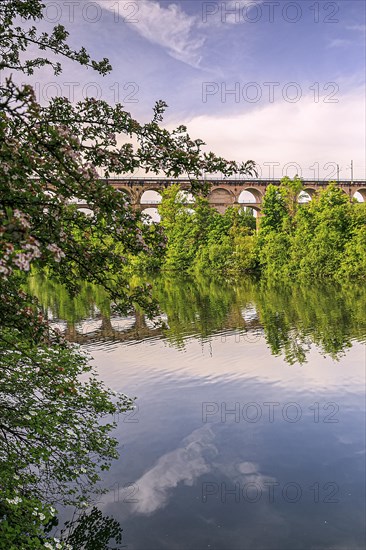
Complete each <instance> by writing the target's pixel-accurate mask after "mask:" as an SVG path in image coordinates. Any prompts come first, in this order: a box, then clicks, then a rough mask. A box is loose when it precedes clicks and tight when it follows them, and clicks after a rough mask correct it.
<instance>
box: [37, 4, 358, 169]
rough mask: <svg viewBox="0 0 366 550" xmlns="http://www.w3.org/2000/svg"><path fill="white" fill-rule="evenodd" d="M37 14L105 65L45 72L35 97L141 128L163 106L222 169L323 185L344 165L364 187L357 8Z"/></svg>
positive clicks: (59, 9)
mask: <svg viewBox="0 0 366 550" xmlns="http://www.w3.org/2000/svg"><path fill="white" fill-rule="evenodd" d="M46 4H47V5H48V10H47V16H46V19H47V20H48V21H47V24H51V23H57V22H60V23H63V24H65V26H66V27H67V28H68V29H69V30H70V40H71V42H72V43H73V44H74V45H75V46H80V45H85V46H86V47H87V49H88V50H89V51H91V53H92V54H93V56H94V57H95V58H102V57H108V58H109V59H110V61H111V63H112V65H113V73H112V74H111V75H109V76H107V77H105V78H102V77H99V76H97V75H95V74H93V73H92V71H89V70H80V68H79V67H76V66H73V65H71V64H68V63H66V64H65V70H64V72H63V74H62V75H61V76H60V77H58V78H57V79H55V77H53V76H51V75H50V74H49V72H48V71H43V70H42V72H41V73H39V74H38V76H37V77H35V79H34V81H36V82H37V87H38V93H39V95H40V97H41V98H42V97H43V99H47V95H51V94H54V93H58V94H60V93H61V91H62V95H70V94H71V89H73V90H74V98H75V99H80V97H81V96H82V95H83V94H84V95H85V94H88V95H93V94H94V95H96V94H99V96H101V97H102V98H103V99H107V100H109V101H112V102H113V101H114V100H119V101H120V102H122V103H123V104H124V105H125V106H126V108H127V109H128V110H129V111H130V112H131V113H132V114H133V115H134V116H135V117H137V118H139V119H143V120H147V119H148V118H149V117H150V115H151V109H152V106H153V104H154V102H155V101H156V100H158V99H164V100H165V101H166V102H167V103H168V105H169V110H168V112H167V115H166V125H167V126H168V127H170V128H172V127H174V126H176V125H178V124H181V123H184V124H186V125H187V126H188V128H189V130H190V132H191V134H192V136H193V137H202V139H204V140H205V141H206V143H207V145H208V148H210V149H212V150H214V151H215V152H218V153H220V154H224V155H226V156H227V157H229V158H235V159H237V160H247V159H248V158H253V159H254V160H256V161H257V162H258V163H259V164H261V166H262V168H263V166H264V163H271V162H272V163H279V165H277V164H276V165H275V172H274V175H275V176H276V177H280V176H281V175H283V173H284V172H285V171H286V170H287V168H286V167H285V166H286V164H287V163H289V162H296V163H298V164H299V165H300V166H301V168H302V175H303V176H304V177H310V176H311V175H316V172H319V175H320V176H326V174H328V173H330V172H331V171H332V170H331V168H329V166H328V167H327V168H326V169H324V165H325V164H326V163H336V162H338V163H339V165H340V167H341V176H343V177H349V176H350V171H349V168H348V166H349V164H350V160H351V159H353V160H354V167H355V177H356V178H360V179H361V178H365V176H366V174H365V155H364V152H365V137H364V135H365V130H364V126H365V93H364V77H365V2H363V0H341V1H335V2H329V1H318V2H314V1H312V0H298V1H295V2H288V1H284V0H277V1H273V2H272V1H264V0H261V1H249V0H226V1H223V0H220V1H203V0H169V1H165V0H137V1H136V0H95V1H94V2H89V1H87V0H84V1H79V2H71V3H67V2H66V1H63V0H57V1H46ZM72 10H73V13H72ZM55 82H57V87H55V86H54V85H53V84H52V83H55ZM70 83H72V84H70ZM93 83H95V85H94V84H93ZM36 91H37V90H36ZM230 91H231V93H230ZM314 163H318V165H317V164H314ZM284 167H285V168H284ZM311 167H313V168H311ZM268 170H269V168H267V167H266V168H264V172H263V176H268V175H269V172H268ZM290 175H292V174H291V171H290Z"/></svg>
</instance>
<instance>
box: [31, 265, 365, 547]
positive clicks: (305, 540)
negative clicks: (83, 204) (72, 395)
mask: <svg viewBox="0 0 366 550" xmlns="http://www.w3.org/2000/svg"><path fill="white" fill-rule="evenodd" d="M31 284H32V289H33V292H34V293H36V294H37V296H38V297H39V298H40V300H41V302H42V304H43V306H44V308H45V310H46V311H47V312H48V315H49V317H50V318H51V319H52V320H53V322H54V323H62V322H66V328H65V333H66V334H67V337H68V338H69V339H70V340H71V341H73V342H77V343H79V344H82V345H85V346H88V347H89V348H91V349H92V354H93V357H94V359H95V364H96V366H97V368H98V371H99V374H100V377H101V379H102V380H103V381H104V382H105V383H106V384H107V385H108V386H110V387H112V388H113V389H115V390H116V391H123V392H125V393H127V394H129V395H131V396H135V395H136V396H138V400H137V404H138V407H137V409H136V410H135V411H131V412H129V413H126V414H125V415H122V416H121V418H120V419H119V424H118V428H117V437H118V440H119V441H120V449H119V450H120V454H121V458H120V460H119V461H118V462H116V463H115V464H114V465H113V467H112V469H111V471H110V472H108V473H106V474H105V477H104V485H105V486H106V487H108V488H109V491H108V492H107V494H105V495H104V496H103V497H101V501H100V502H99V507H100V508H101V509H102V511H103V513H104V514H106V515H108V516H112V517H114V518H116V519H118V520H119V521H120V523H121V524H122V526H123V529H124V543H125V544H127V547H128V548H130V549H132V550H147V549H149V550H168V549H169V550H183V549H184V550H201V549H204V548H210V549H215V550H280V549H281V550H310V549H311V550H331V549H332V550H351V549H352V550H361V549H363V548H364V540H365V529H364V524H365V522H364V518H365V491H364V487H365V450H364V449H365V446H364V440H365V398H364V388H365V349H364V346H363V342H364V341H365V334H366V330H365V311H366V307H365V306H366V291H365V289H364V288H362V287H360V286H351V285H350V286H348V287H347V288H343V289H342V288H341V287H335V286H327V285H323V286H319V285H312V286H310V285H308V286H305V285H303V286H301V285H298V286H296V287H294V286H292V287H291V286H285V285H284V286H282V287H281V288H271V287H268V286H267V287H264V286H262V285H260V284H259V283H258V282H255V281H250V280H245V281H242V282H241V283H240V284H239V283H237V284H235V285H234V284H223V283H220V284H219V283H218V282H215V281H209V280H206V279H204V278H201V279H195V280H186V279H183V280H182V279H176V280H169V279H168V278H158V279H156V280H155V281H154V292H155V297H156V299H157V301H158V303H159V305H160V308H161V312H162V313H161V316H160V317H159V318H156V319H155V320H153V321H150V320H148V319H146V317H145V316H144V315H143V314H142V313H141V311H134V312H131V314H130V315H129V316H128V317H124V318H122V317H118V316H116V315H114V314H111V308H110V305H109V303H108V301H107V300H106V296H105V295H104V293H103V292H102V291H101V290H100V289H93V288H92V287H89V286H87V285H85V286H84V285H83V286H82V294H81V296H80V297H78V298H77V299H74V300H70V298H68V297H67V295H66V294H65V293H64V292H63V290H62V289H60V288H59V287H55V286H53V285H50V283H49V282H48V281H47V280H46V279H45V278H42V277H41V276H40V275H38V276H37V277H34V278H33V280H32V283H31ZM154 321H155V322H154Z"/></svg>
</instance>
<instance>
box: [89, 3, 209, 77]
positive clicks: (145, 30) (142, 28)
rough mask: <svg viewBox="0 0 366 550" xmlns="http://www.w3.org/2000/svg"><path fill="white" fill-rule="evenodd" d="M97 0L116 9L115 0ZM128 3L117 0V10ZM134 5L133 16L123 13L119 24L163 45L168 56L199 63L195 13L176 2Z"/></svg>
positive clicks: (105, 6)
mask: <svg viewBox="0 0 366 550" xmlns="http://www.w3.org/2000/svg"><path fill="white" fill-rule="evenodd" d="M98 3H99V4H100V6H101V7H102V8H104V9H108V10H110V11H113V13H116V2H115V1H109V0H108V2H105V1H103V0H98ZM128 4H130V5H131V2H130V1H129V0H118V5H119V7H120V10H119V13H120V14H122V13H124V12H123V10H124V8H126V7H127V6H128ZM137 8H138V10H137V11H136V13H135V14H134V17H133V19H132V17H131V19H129V18H128V17H126V18H125V22H124V23H123V24H125V23H127V24H129V25H130V26H131V27H132V28H133V29H134V30H135V31H136V32H137V33H138V34H139V35H140V36H142V37H143V38H145V39H146V40H148V41H149V42H150V43H152V44H156V45H158V46H161V47H162V48H164V49H165V50H166V52H167V53H168V54H169V55H170V56H171V57H173V58H175V59H178V60H179V61H182V62H183V63H186V64H188V65H191V66H192V67H199V65H200V61H201V53H200V52H201V48H202V46H203V44H204V42H205V38H204V37H203V36H197V32H196V30H197V26H198V22H199V18H198V16H196V15H189V14H187V13H185V12H184V11H183V10H182V8H181V7H180V6H179V5H178V4H174V3H172V4H169V5H168V6H167V7H164V6H162V5H160V3H159V2H157V1H155V0H139V2H138V4H137ZM121 24H122V22H121Z"/></svg>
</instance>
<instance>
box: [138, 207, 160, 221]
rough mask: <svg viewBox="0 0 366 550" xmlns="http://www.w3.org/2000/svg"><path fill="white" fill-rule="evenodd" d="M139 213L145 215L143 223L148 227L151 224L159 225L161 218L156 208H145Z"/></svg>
mask: <svg viewBox="0 0 366 550" xmlns="http://www.w3.org/2000/svg"><path fill="white" fill-rule="evenodd" d="M141 212H142V214H145V215H146V218H145V220H144V223H146V224H148V225H151V224H152V223H159V222H160V220H161V216H160V214H159V211H158V209H157V208H152V207H149V206H147V207H146V208H142V210H141Z"/></svg>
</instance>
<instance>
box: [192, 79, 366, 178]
mask: <svg viewBox="0 0 366 550" xmlns="http://www.w3.org/2000/svg"><path fill="white" fill-rule="evenodd" d="M330 92H331V89H329V90H327V93H326V94H325V95H324V97H322V94H320V97H319V101H318V102H315V101H314V95H309V96H304V97H302V98H301V99H300V101H299V102H297V103H288V102H285V101H281V100H279V101H276V102H274V103H271V104H267V105H265V106H264V107H258V108H257V109H252V110H250V111H245V112H243V113H242V114H240V113H235V114H233V115H232V114H230V115H227V116H222V117H220V116H217V115H202V116H196V117H193V118H191V119H190V120H186V121H185V122H184V124H186V126H187V127H188V131H189V133H190V135H191V136H193V137H200V138H202V139H203V140H204V141H205V142H206V143H207V148H209V149H210V150H213V151H215V153H217V154H220V155H223V156H224V157H226V158H231V159H235V160H239V161H240V160H247V159H253V160H255V161H256V162H258V163H259V164H261V165H262V166H263V163H264V162H279V163H280V166H279V167H277V168H276V170H277V172H276V171H275V174H274V176H275V177H282V175H285V174H283V172H282V169H283V167H284V166H285V165H286V163H289V162H297V163H298V164H300V166H301V168H302V175H303V177H312V178H314V177H317V175H316V173H315V172H314V170H316V169H315V168H312V169H310V167H312V166H313V165H314V162H319V167H320V176H321V175H322V174H324V175H323V177H325V176H326V175H327V173H328V172H329V170H328V171H327V169H324V170H323V166H324V165H325V164H326V163H328V162H338V163H339V164H340V166H341V177H350V172H349V170H348V169H347V166H348V165H349V163H350V159H353V160H354V167H355V178H356V179H362V178H364V177H365V134H364V120H365V98H364V94H363V90H362V89H358V90H354V91H353V92H350V93H348V94H344V95H341V94H340V93H339V92H337V93H336V94H335V95H334V97H333V98H330V96H329V99H333V100H337V101H338V102H336V103H325V102H324V99H325V98H326V97H327V94H330ZM214 99H216V98H212V100H214ZM217 101H219V99H218V100H217ZM212 109H213V110H214V105H213V108H212ZM218 110H219V109H216V111H218ZM243 110H244V108H243ZM268 171H269V168H268V167H267V168H265V170H264V171H263V173H262V176H263V177H269V173H268ZM289 175H292V174H289Z"/></svg>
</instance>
